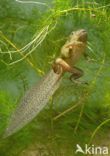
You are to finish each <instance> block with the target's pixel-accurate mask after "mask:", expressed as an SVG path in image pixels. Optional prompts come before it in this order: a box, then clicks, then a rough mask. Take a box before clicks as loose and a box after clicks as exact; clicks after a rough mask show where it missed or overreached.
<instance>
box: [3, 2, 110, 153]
mask: <svg viewBox="0 0 110 156" xmlns="http://www.w3.org/2000/svg"><path fill="white" fill-rule="evenodd" d="M79 29H85V30H86V31H87V33H88V41H87V49H86V53H87V54H88V57H89V60H85V59H84V58H83V57H82V58H81V60H80V61H79V62H78V63H77V67H78V68H81V69H82V70H83V71H84V75H83V76H82V77H81V78H80V81H84V82H87V83H88V85H85V84H76V83H72V82H71V81H70V80H69V73H66V74H65V75H64V76H63V77H62V81H61V84H60V86H59V88H58V89H57V91H56V92H55V94H54V95H53V96H52V97H50V100H49V102H48V103H47V105H46V107H45V108H44V109H42V111H41V112H40V113H39V114H38V116H36V117H35V118H34V119H33V120H32V122H30V123H29V124H27V125H26V126H25V127H24V128H23V129H21V130H20V131H19V132H17V133H15V134H14V135H12V136H10V137H8V138H5V139H4V138H3V134H4V132H5V130H6V127H7V125H8V123H9V119H10V116H11V115H12V113H13V111H14V110H15V109H16V106H17V105H18V104H19V102H20V100H21V98H22V97H24V95H25V93H26V91H28V90H29V89H30V88H31V87H32V86H34V85H35V84H37V83H39V81H40V80H41V79H42V78H43V77H44V75H46V74H47V73H48V71H49V70H50V69H51V68H52V62H53V61H54V60H55V58H57V57H58V56H59V54H60V50H61V47H62V46H63V45H64V43H65V41H66V40H67V38H68V35H69V34H70V33H71V32H72V31H76V30H79ZM109 32H110V4H109V1H107V0H104V1H102V0H100V1H98V0H97V1H93V0H91V1H86V0H81V1H78V0H77V1H73V0H68V1H67V0H53V1H46V0H42V1H40V2H39V1H20V0H4V1H2V2H0V156H24V155H27V156H28V155H29V156H30V155H33V156H34V155H37V156H40V155H42V156H44V155H45V156H73V155H75V150H76V145H77V144H79V145H81V147H84V146H85V144H88V145H91V144H92V145H96V146H98V145H99V146H107V147H108V148H109V149H110V142H109V140H110V135H109V133H110V126H109V125H110V68H109V67H110V51H109V49H110V38H109V36H110V35H109ZM77 155H78V156H80V153H79V154H77Z"/></svg>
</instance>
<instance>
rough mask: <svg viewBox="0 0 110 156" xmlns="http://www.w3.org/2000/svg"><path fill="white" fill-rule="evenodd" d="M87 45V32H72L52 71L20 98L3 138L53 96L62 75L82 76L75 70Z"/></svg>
mask: <svg viewBox="0 0 110 156" xmlns="http://www.w3.org/2000/svg"><path fill="white" fill-rule="evenodd" d="M86 43H87V32H86V31H85V30H78V31H75V32H72V33H71V35H70V36H69V39H68V40H67V42H66V43H65V44H64V46H63V47H62V48H61V54H60V56H59V58H57V59H56V60H55V62H54V64H53V69H52V70H51V71H50V72H49V73H48V74H47V75H46V76H45V77H44V78H43V79H42V80H41V81H40V83H39V84H37V85H35V86H34V87H33V88H31V89H30V90H29V91H28V92H27V93H26V95H25V96H24V97H23V98H22V100H21V103H20V104H19V105H18V106H17V108H16V110H15V112H14V113H13V115H12V116H11V119H10V122H9V125H8V128H7V129H6V131H5V134H4V137H7V136H10V135H12V134H13V133H15V132H17V131H18V130H20V129H21V128H23V127H24V126H25V125H26V124H28V123H29V122H30V121H31V120H32V119H33V118H34V117H35V116H36V115H37V114H38V113H39V112H40V111H41V110H42V109H43V108H44V106H45V105H46V104H47V102H48V100H49V98H50V97H51V96H52V95H53V94H54V92H55V91H56V90H57V88H58V87H59V84H60V79H61V76H62V74H63V73H65V72H70V73H72V77H73V78H74V79H77V78H79V77H80V76H82V74H83V72H82V70H80V69H78V68H76V67H75V66H74V65H75V64H76V63H77V61H78V60H79V58H80V57H81V55H83V54H84V52H85V48H86Z"/></svg>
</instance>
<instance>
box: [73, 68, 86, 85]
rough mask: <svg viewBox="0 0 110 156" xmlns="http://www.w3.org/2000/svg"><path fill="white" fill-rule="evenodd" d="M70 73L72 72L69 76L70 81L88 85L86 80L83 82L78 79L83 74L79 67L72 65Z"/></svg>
mask: <svg viewBox="0 0 110 156" xmlns="http://www.w3.org/2000/svg"><path fill="white" fill-rule="evenodd" d="M71 73H72V75H71V76H70V80H71V81H72V82H74V83H77V84H86V85H88V83H87V82H83V81H80V80H78V79H79V78H80V77H82V76H83V75H84V72H83V70H81V69H79V68H77V67H75V66H74V67H73V68H72V71H71Z"/></svg>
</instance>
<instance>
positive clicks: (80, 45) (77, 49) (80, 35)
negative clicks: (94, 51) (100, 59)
mask: <svg viewBox="0 0 110 156" xmlns="http://www.w3.org/2000/svg"><path fill="white" fill-rule="evenodd" d="M86 45H87V32H86V31H85V30H84V29H81V30H78V31H75V32H72V33H71V34H70V36H69V38H68V40H67V42H66V43H65V44H64V46H63V47H62V48H61V54H60V56H59V58H57V59H56V61H55V63H54V65H53V69H54V71H55V72H56V73H59V72H60V71H61V70H62V71H63V72H70V73H72V76H73V78H74V79H77V78H79V77H80V76H82V75H83V71H82V70H81V69H78V68H76V67H75V66H74V65H75V64H76V63H77V62H78V61H79V59H80V57H81V56H82V55H85V49H86ZM61 67H62V68H61Z"/></svg>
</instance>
